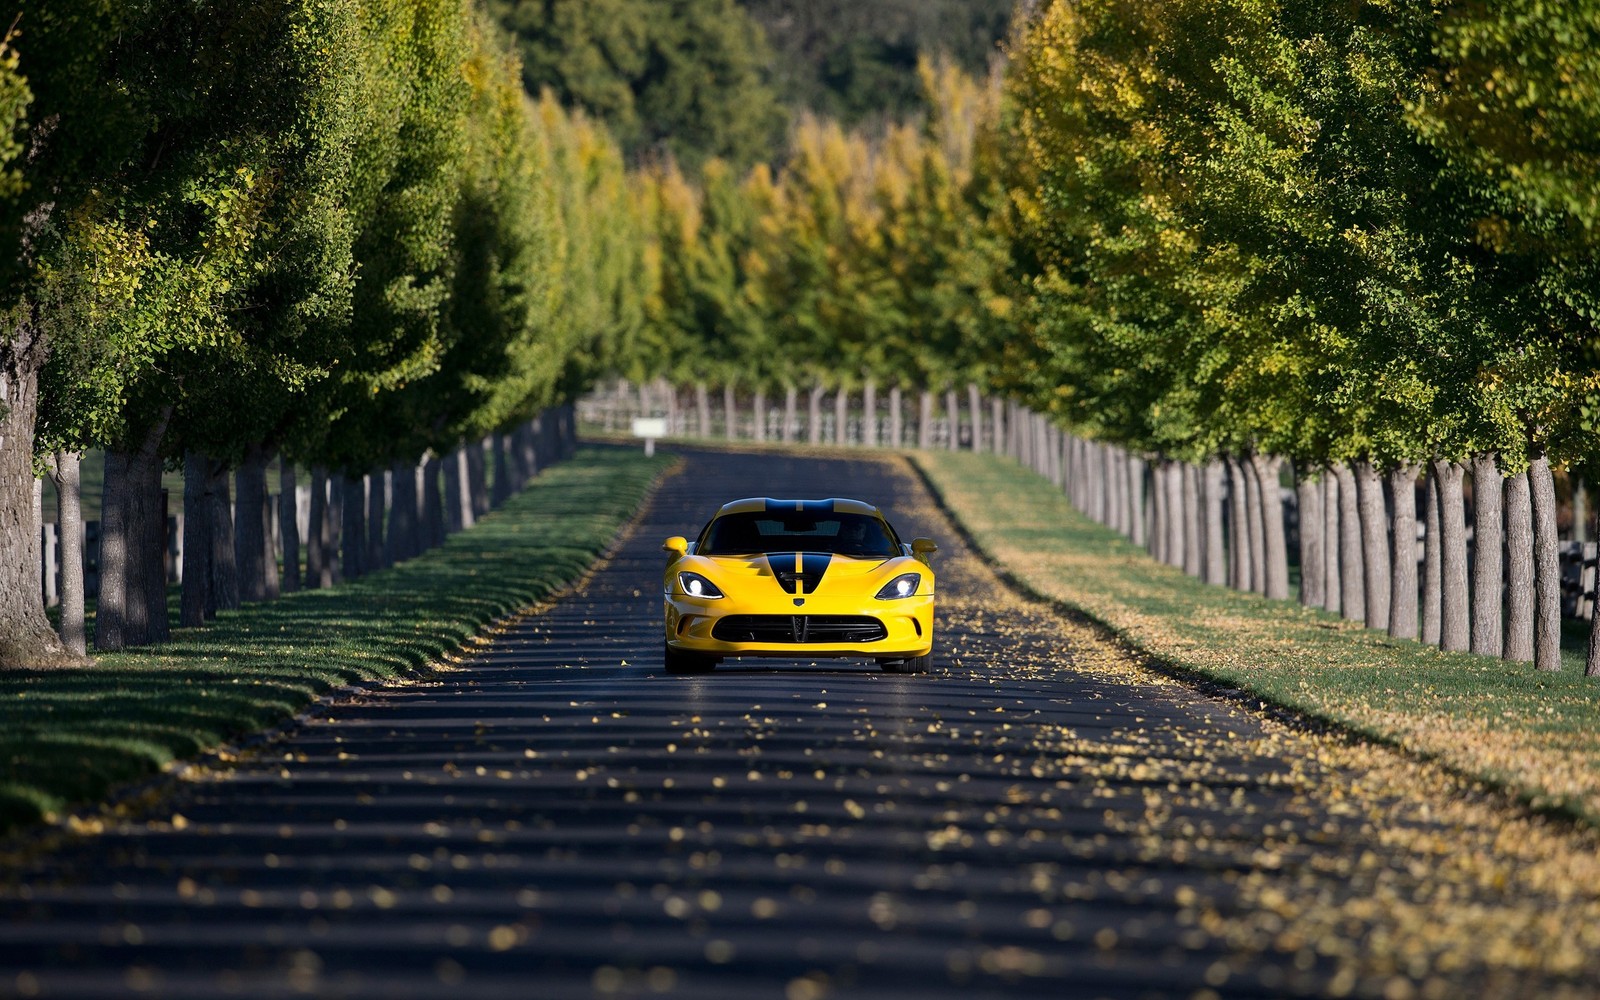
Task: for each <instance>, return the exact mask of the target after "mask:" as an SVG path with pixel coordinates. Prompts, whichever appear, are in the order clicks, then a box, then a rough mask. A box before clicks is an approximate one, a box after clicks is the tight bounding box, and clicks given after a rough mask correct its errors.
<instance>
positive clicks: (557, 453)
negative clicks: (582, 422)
mask: <svg viewBox="0 0 1600 1000" xmlns="http://www.w3.org/2000/svg"><path fill="white" fill-rule="evenodd" d="M576 440H577V418H576V411H575V410H573V409H572V408H571V407H556V408H554V409H552V410H550V411H546V413H544V414H541V415H540V416H539V417H537V418H535V419H533V420H531V421H529V422H527V424H526V425H523V426H519V427H517V428H515V429H513V430H511V431H507V432H505V433H501V434H492V435H489V436H488V437H486V438H484V439H483V440H482V441H477V442H472V443H470V444H467V445H463V446H462V447H461V448H460V449H457V450H456V451H455V452H453V453H451V454H450V455H448V456H433V455H429V456H424V458H423V459H422V460H420V461H418V462H417V463H416V465H415V468H414V469H410V467H409V464H408V463H402V464H401V465H400V466H397V467H396V468H394V469H390V470H383V471H378V472H373V473H371V474H369V475H367V476H361V477H356V478H355V479H352V480H351V481H350V483H351V485H357V484H359V488H360V494H361V495H360V497H359V498H357V497H354V496H352V497H349V498H345V497H342V496H341V492H342V490H343V488H344V487H343V483H342V481H341V479H340V477H337V476H325V477H322V476H318V477H314V481H316V482H318V483H320V484H321V488H322V489H323V490H324V493H323V495H322V498H321V499H322V502H321V503H317V504H313V502H312V499H313V487H312V486H311V485H307V484H304V483H300V484H297V485H296V486H295V491H294V512H295V513H294V519H295V525H294V530H293V532H292V533H291V532H289V531H286V530H284V529H285V526H284V525H283V524H282V523H281V521H280V518H281V516H282V511H283V510H284V509H285V505H282V504H281V502H280V501H281V498H282V490H281V489H280V490H279V491H278V492H265V493H263V494H261V504H262V509H261V511H260V514H259V517H260V518H261V523H262V525H263V528H264V532H263V535H264V537H263V539H262V540H263V541H264V542H265V543H266V547H267V548H268V549H270V556H269V559H270V560H271V561H273V562H275V563H279V564H281V563H282V562H283V561H284V552H285V548H286V539H288V538H292V539H294V540H295V548H296V555H295V563H296V569H297V570H298V569H299V568H300V567H301V566H302V565H304V566H305V567H306V568H307V569H308V570H309V569H310V567H311V565H312V560H311V557H310V550H311V549H312V548H313V547H314V545H317V544H321V545H322V546H324V549H323V551H321V552H320V553H319V556H318V559H319V561H320V563H321V564H322V566H323V567H324V568H325V569H324V574H323V578H322V580H308V585H309V586H313V587H314V586H317V585H319V583H322V582H332V581H336V580H337V579H338V578H339V577H340V575H341V573H342V569H343V566H344V565H345V564H346V560H344V559H342V558H340V551H339V550H340V543H341V541H344V542H345V543H346V544H350V545H358V546H360V547H362V548H363V550H365V547H366V546H368V545H369V544H370V542H371V540H372V538H374V537H375V538H378V539H383V538H385V536H387V535H390V534H391V532H394V531H398V530H400V529H399V528H397V527H394V526H393V525H391V526H390V527H389V528H388V529H384V528H380V529H378V530H376V531H372V530H371V529H369V532H370V534H369V536H368V537H363V538H361V539H348V540H342V539H341V531H340V528H341V526H340V525H339V524H338V523H337V520H338V517H339V511H340V510H341V507H342V503H343V502H344V501H345V500H349V501H351V502H357V503H361V504H362V506H363V510H364V511H365V512H367V514H368V515H370V516H376V517H377V519H378V521H379V523H380V524H382V523H384V522H386V521H388V520H390V519H391V518H393V517H394V514H395V500H396V498H397V497H398V496H400V495H401V494H400V493H399V492H398V491H397V487H398V489H399V490H400V491H403V490H404V489H405V488H406V486H412V487H414V489H415V492H416V498H415V500H416V502H415V504H414V505H406V506H407V510H408V511H409V512H410V515H409V516H410V521H412V522H415V521H418V520H419V517H418V515H419V513H420V512H421V511H422V510H423V509H424V506H425V503H424V500H423V498H424V497H425V495H426V493H427V491H428V490H430V489H431V490H433V491H434V493H435V494H436V496H437V498H438V501H439V504H440V510H441V514H442V520H443V522H444V525H443V530H444V531H445V532H450V531H456V530H460V529H461V528H464V527H468V526H470V525H471V524H472V523H473V522H474V520H475V519H476V517H477V516H481V514H483V513H485V512H486V511H487V510H488V509H489V508H490V507H491V506H497V505H498V504H499V502H501V501H503V500H504V499H505V498H506V497H507V496H509V495H510V493H511V492H512V491H513V490H515V489H516V488H518V487H519V486H520V485H521V484H522V483H524V482H526V480H527V479H528V478H531V476H532V475H533V474H534V473H535V472H537V471H538V470H540V469H543V468H544V467H545V466H546V465H548V464H550V463H552V462H554V461H556V460H558V459H560V458H562V457H565V456H566V455H568V454H570V452H571V448H572V447H573V446H574V445H575V444H576ZM474 452H475V454H474ZM491 470H492V471H491ZM469 483H470V484H469ZM231 495H233V496H235V497H237V491H233V492H232V493H231ZM174 504H177V505H179V506H181V505H182V498H181V497H179V496H173V495H172V491H170V490H162V491H161V506H162V509H164V510H166V511H168V513H167V515H166V517H165V525H166V537H165V539H164V541H163V550H164V553H165V569H166V578H167V582H168V583H169V584H181V583H182V582H183V567H184V562H185V560H184V537H185V532H184V514H183V512H182V511H181V510H179V511H176V512H173V511H172V510H171V508H172V506H173V505H174ZM228 512H229V514H230V516H231V517H232V518H233V519H234V520H235V523H237V520H238V518H240V517H242V516H248V515H247V514H246V512H245V511H244V510H243V508H242V505H241V503H240V502H239V501H238V500H237V499H235V500H234V502H233V503H232V504H231V505H229V507H228ZM314 512H316V515H320V516H321V517H322V518H323V519H324V521H325V522H326V523H325V524H324V525H323V534H322V536H321V541H320V542H314V541H313V535H312V531H311V528H312V519H313V517H314V516H316V515H314ZM242 537H243V536H242V535H238V536H236V541H237V540H240V539H242ZM100 540H101V528H100V522H99V521H98V520H90V521H85V522H83V546H82V554H83V589H84V597H85V599H89V600H93V599H95V598H97V597H98V596H99V593H100ZM435 541H437V539H435ZM39 542H40V544H39V554H40V570H41V572H40V597H41V599H42V600H43V603H44V606H45V607H47V608H50V607H55V606H56V605H58V604H59V603H60V602H61V598H62V594H61V575H62V573H61V570H62V551H63V546H62V544H61V535H60V528H59V525H57V524H55V523H44V524H41V525H39ZM329 544H331V548H326V546H328V545H329ZM379 544H380V546H381V545H382V544H384V543H383V542H382V541H380V542H379ZM426 547H427V545H426V544H423V545H422V546H421V547H420V548H417V551H420V550H421V548H426ZM263 554H264V555H266V553H265V552H264V553H263ZM403 554H413V553H411V552H409V550H407V551H406V552H404V553H403ZM403 554H402V556H401V557H403ZM358 561H359V560H358ZM390 561H392V559H391V560H390ZM363 565H365V563H363ZM296 575H297V577H298V576H299V575H300V574H299V573H297V574H296Z"/></svg>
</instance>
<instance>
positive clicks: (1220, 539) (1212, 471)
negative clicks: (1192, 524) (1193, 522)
mask: <svg viewBox="0 0 1600 1000" xmlns="http://www.w3.org/2000/svg"><path fill="white" fill-rule="evenodd" d="M1227 474H1228V473H1227V466H1225V465H1224V464H1223V463H1222V461H1221V460H1220V459H1216V458H1212V459H1209V460H1208V461H1207V462H1206V464H1205V466H1204V468H1203V469H1202V470H1201V474H1200V480H1201V487H1200V502H1201V503H1202V504H1204V505H1205V510H1204V513H1203V515H1202V517H1201V522H1202V530H1203V531H1204V533H1205V534H1204V537H1205V547H1204V553H1205V554H1204V556H1203V558H1202V559H1201V562H1202V564H1203V565H1202V568H1203V569H1204V571H1205V580H1206V582H1207V583H1211V584H1216V585H1217V586H1219V587H1222V586H1226V585H1227V583H1228V554H1227V553H1228V547H1227V540H1226V536H1225V535H1224V534H1223V527H1222V523H1223V509H1224V505H1225V503H1226V501H1225V499H1224V497H1223V492H1224V491H1223V485H1222V484H1223V482H1224V480H1225V477H1226V476H1227Z"/></svg>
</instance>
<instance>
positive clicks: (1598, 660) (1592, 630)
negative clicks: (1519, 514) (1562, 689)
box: [1580, 507, 1600, 677]
mask: <svg viewBox="0 0 1600 1000" xmlns="http://www.w3.org/2000/svg"><path fill="white" fill-rule="evenodd" d="M1593 518H1594V520H1593V521H1592V522H1591V523H1590V525H1589V527H1590V532H1589V536H1590V537H1591V538H1593V539H1595V540H1596V541H1597V542H1600V507H1596V508H1595V512H1594V515H1593ZM1580 579H1581V577H1580ZM1593 579H1594V593H1593V594H1592V595H1590V596H1591V598H1592V599H1591V600H1590V602H1589V653H1588V656H1587V657H1586V658H1585V659H1584V665H1583V676H1585V677H1600V545H1596V546H1595V559H1594V578H1593Z"/></svg>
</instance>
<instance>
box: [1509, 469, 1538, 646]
mask: <svg viewBox="0 0 1600 1000" xmlns="http://www.w3.org/2000/svg"><path fill="white" fill-rule="evenodd" d="M1505 524H1506V634H1505V658H1506V659H1507V660H1512V661H1515V662H1518V663H1531V662H1533V631H1534V628H1533V618H1534V607H1533V604H1534V559H1533V497H1532V494H1531V492H1530V490H1529V485H1528V474H1527V472H1519V473H1517V474H1516V475H1514V476H1511V477H1509V478H1507V479H1506V503H1505Z"/></svg>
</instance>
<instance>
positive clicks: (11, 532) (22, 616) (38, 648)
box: [0, 251, 105, 667]
mask: <svg viewBox="0 0 1600 1000" xmlns="http://www.w3.org/2000/svg"><path fill="white" fill-rule="evenodd" d="M13 252H14V251H13ZM0 338H3V339H0V667H47V666H60V665H67V664H73V663H77V662H80V660H79V658H78V657H77V656H75V655H73V654H72V653H70V652H69V651H68V650H67V648H66V647H65V646H64V645H62V642H61V636H59V635H57V634H56V631H55V630H54V629H52V628H51V627H50V620H49V619H48V618H46V617H45V614H44V602H42V601H41V600H40V599H39V594H40V590H41V580H40V571H41V569H42V553H41V552H40V550H39V532H37V531H24V530H21V529H22V526H23V522H24V521H25V520H26V519H28V518H29V511H31V510H32V509H33V483H34V476H33V442H34V420H35V417H36V415H37V412H38V405H39V369H40V367H41V366H42V365H43V364H44V360H45V356H44V352H43V351H42V350H30V349H29V345H31V344H33V343H35V342H36V338H35V331H33V330H32V329H31V328H30V327H28V326H27V325H26V324H16V325H14V326H13V327H12V328H11V329H9V330H7V331H6V332H5V333H3V334H0ZM96 644H97V646H98V642H97V643H96ZM100 648H105V647H100Z"/></svg>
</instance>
